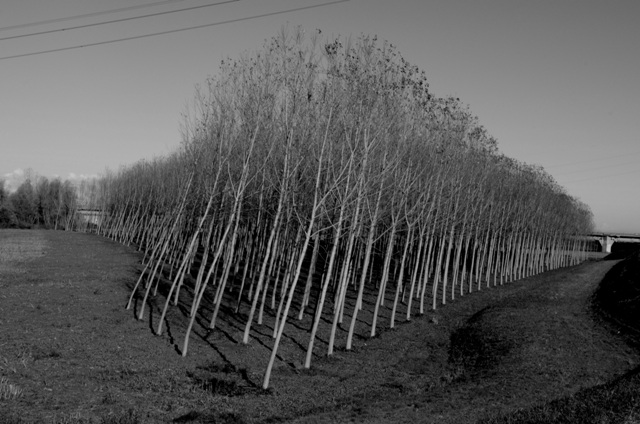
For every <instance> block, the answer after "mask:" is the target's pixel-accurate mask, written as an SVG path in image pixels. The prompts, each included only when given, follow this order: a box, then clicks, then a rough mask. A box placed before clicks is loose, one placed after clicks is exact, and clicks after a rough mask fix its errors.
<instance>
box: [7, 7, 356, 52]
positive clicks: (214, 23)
mask: <svg viewBox="0 0 640 424" xmlns="http://www.w3.org/2000/svg"><path fill="white" fill-rule="evenodd" d="M348 1H350V0H335V1H329V2H325V3H320V4H314V5H311V6H303V7H296V8H291V9H286V10H281V11H278V12H269V13H262V14H259V15H253V16H246V17H243V18H237V19H228V20H225V21H219V22H213V23H210V24H204V25H195V26H191V27H185V28H179V29H173V30H168V31H161V32H154V33H150V34H143V35H136V36H133V37H125V38H118V39H115V40H107V41H99V42H96V43H89V44H81V45H76V46H69V47H61V48H58V49H50V50H41V51H38V52H32V53H22V54H15V55H11V56H3V57H0V60H8V59H17V58H19V57H27V56H36V55H41V54H45V53H56V52H62V51H67V50H74V49H81V48H84V47H94V46H101V45H104V44H112V43H119V42H122V41H131V40H138V39H141V38H148V37H155V36H157V35H166V34H174V33H177V32H183V31H190V30H193V29H200V28H207V27H212V26H217V25H223V24H230V23H235V22H242V21H247V20H251V19H258V18H265V17H267V16H275V15H282V14H285V13H290V12H298V11H301V10H308V9H315V8H318V7H323V6H329V5H332V4H338V3H346V2H348Z"/></svg>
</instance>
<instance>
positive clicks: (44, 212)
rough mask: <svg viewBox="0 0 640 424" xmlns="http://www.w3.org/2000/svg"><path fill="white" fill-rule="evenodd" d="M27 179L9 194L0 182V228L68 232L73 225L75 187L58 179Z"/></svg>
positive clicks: (75, 208) (39, 177)
mask: <svg viewBox="0 0 640 424" xmlns="http://www.w3.org/2000/svg"><path fill="white" fill-rule="evenodd" d="M33 180H34V181H35V182H32V178H31V176H28V177H27V178H26V179H25V181H24V182H23V183H22V184H21V185H20V186H19V187H18V189H17V190H16V191H14V192H13V193H10V192H9V190H8V189H7V188H6V187H5V182H4V181H0V228H48V229H64V230H71V229H73V228H74V226H75V223H76V210H77V194H76V188H75V186H74V185H73V184H72V183H71V182H70V181H68V180H66V181H62V180H60V179H59V178H54V179H52V180H49V179H48V178H46V177H41V176H37V177H35V178H33Z"/></svg>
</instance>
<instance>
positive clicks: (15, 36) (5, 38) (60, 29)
mask: <svg viewBox="0 0 640 424" xmlns="http://www.w3.org/2000/svg"><path fill="white" fill-rule="evenodd" d="M238 1H240V0H224V1H220V2H217V3H208V4H203V5H199V6H190V7H184V8H182V9H175V10H166V11H164V12H155V13H148V14H146V15H140V16H130V17H128V18H118V19H112V20H110V21H102V22H94V23H91V24H84V25H76V26H72V27H66V28H58V29H50V30H47V31H39V32H31V33H28V34H20V35H10V36H8V37H2V38H0V41H5V40H13V39H16V38H24V37H33V36H36V35H44V34H52V33H54V32H62V31H71V30H74V29H81V28H89V27H95V26H100V25H107V24H115V23H118V22H126V21H133V20H135V19H142V18H150V17H153V16H161V15H169V14H171V13H177V12H186V11H189V10H196V9H204V8H205V7H213V6H219V5H222V4H226V3H235V2H238Z"/></svg>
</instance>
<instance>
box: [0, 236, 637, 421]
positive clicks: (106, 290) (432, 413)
mask: <svg viewBox="0 0 640 424" xmlns="http://www.w3.org/2000/svg"><path fill="white" fill-rule="evenodd" d="M140 260H141V255H140V254H139V253H137V252H135V251H134V250H133V249H131V248H128V247H125V246H122V245H119V244H117V243H114V242H112V241H110V240H107V239H104V238H100V237H97V236H93V235H88V234H79V233H68V232H54V231H39V230H32V231H19V230H4V231H0V378H3V379H4V380H3V381H4V384H5V386H7V385H9V384H10V385H12V387H13V388H17V389H19V391H20V393H19V394H17V395H6V396H4V399H3V398H2V397H0V423H1V422H7V423H18V422H38V423H40V422H55V423H61V422H64V423H80V422H82V423H85V422H86V423H89V422H97V423H100V422H105V423H106V422H119V423H128V422H149V423H156V422H158V423H161V422H220V423H224V422H233V423H260V422H264V423H268V422H271V423H274V422H345V421H347V422H348V421H352V422H407V423H410V422H411V423H414V422H426V423H431V422H437V423H467V422H476V421H477V420H478V419H487V418H491V417H495V416H500V415H503V414H506V413H510V412H512V411H515V410H517V409H519V408H527V407H530V406H533V405H536V404H541V403H545V402H547V401H550V400H552V399H556V398H559V397H563V396H567V395H571V394H574V393H576V392H578V391H580V390H581V389H585V388H588V387H592V386H596V385H600V384H604V383H606V382H608V381H611V380H613V379H614V378H616V377H618V376H620V375H623V374H624V373H626V372H628V371H630V370H632V369H634V368H636V367H638V365H639V364H640V352H639V351H638V350H636V349H634V348H632V347H630V345H629V344H627V343H626V342H625V341H624V340H623V339H622V338H621V337H619V336H618V335H616V334H615V331H614V332H612V331H611V326H610V325H608V324H605V323H604V322H603V320H602V319H601V318H600V317H599V316H598V315H596V314H594V313H593V309H592V306H591V296H592V294H593V293H594V291H595V290H596V288H597V287H598V284H599V282H600V281H601V280H602V278H603V277H604V275H605V274H606V272H607V271H608V270H609V269H610V268H611V267H612V266H613V265H614V264H615V263H616V262H615V261H592V262H587V263H585V264H582V265H580V266H576V267H571V268H566V269H562V270H557V271H552V272H547V273H544V274H541V275H538V276H536V277H531V278H527V279H524V280H521V281H517V282H512V283H508V284H505V285H504V286H502V287H498V288H483V290H482V291H479V292H474V293H471V294H466V295H465V296H463V297H461V298H457V299H456V300H455V301H454V302H450V303H448V304H447V305H446V306H444V307H439V308H438V309H437V310H436V311H429V312H428V313H426V314H425V315H422V316H414V317H413V319H412V321H411V322H404V319H401V320H400V321H401V322H400V324H398V325H397V326H396V328H395V329H393V330H384V331H382V332H381V334H380V335H379V336H377V337H375V338H373V339H370V338H368V337H367V335H368V331H369V326H368V324H367V323H369V322H370V316H371V309H372V304H373V298H371V297H370V298H369V299H367V300H366V301H365V310H364V311H363V313H362V314H361V315H359V317H361V318H360V319H361V322H359V324H358V325H359V326H358V328H357V333H358V337H357V339H356V341H355V343H354V346H355V347H354V349H353V350H352V351H345V350H344V348H343V346H344V343H345V338H346V336H345V335H346V331H345V330H342V329H341V330H340V331H339V334H338V342H337V346H338V351H337V352H336V353H335V354H334V355H332V356H331V357H326V355H325V353H326V347H327V341H328V330H329V327H330V317H329V316H328V315H327V317H326V319H324V322H323V324H322V327H321V329H320V332H319V337H318V341H317V342H316V347H315V350H314V354H315V356H314V359H313V363H312V367H311V369H309V370H305V369H303V367H302V366H301V364H302V362H303V360H304V354H305V350H306V346H307V342H308V336H307V331H308V329H309V326H310V318H309V316H310V315H311V314H312V313H313V310H312V309H310V310H308V311H307V313H306V315H305V318H304V319H303V320H302V321H298V320H297V319H296V318H295V317H293V316H291V317H290V319H289V321H288V323H287V329H286V330H285V337H284V338H283V341H282V344H281V349H280V351H279V352H280V353H279V357H278V361H277V363H276V367H275V369H274V374H273V376H272V379H271V389H269V390H266V391H265V390H262V389H261V388H260V387H261V382H262V375H263V372H264V370H265V368H266V365H267V361H268V356H269V353H270V348H271V346H272V344H273V341H272V338H271V334H272V332H273V313H272V312H271V311H270V310H267V311H265V315H266V316H265V322H264V324H263V325H257V324H256V325H255V326H254V329H253V331H252V340H251V342H250V343H249V345H243V344H242V343H241V339H242V330H243V328H244V322H245V319H246V314H247V312H248V304H247V302H246V300H245V301H244V303H243V304H242V305H241V308H240V312H239V314H237V315H233V314H231V313H230V309H229V308H225V309H223V310H222V311H221V314H220V317H219V320H218V323H217V326H216V328H215V329H214V330H211V331H209V330H208V329H207V327H208V323H209V319H210V317H211V312H212V311H211V309H210V308H208V307H205V308H203V310H202V312H201V316H200V319H199V321H198V325H196V328H195V329H194V334H193V335H192V338H191V344H190V346H189V351H188V355H187V356H186V357H184V358H183V357H182V356H181V355H180V349H181V348H182V339H183V337H184V332H185V328H186V325H187V318H186V317H187V315H188V311H189V305H190V301H191V298H190V294H189V292H188V291H185V292H184V296H182V298H181V302H180V303H179V305H178V306H176V307H173V308H172V309H171V312H170V313H169V315H168V317H167V319H166V323H165V324H166V328H167V331H165V333H164V334H163V335H162V336H155V335H154V334H153V331H152V328H155V327H156V326H157V320H158V318H159V309H160V308H161V307H162V306H163V305H164V300H165V297H164V296H163V295H162V293H164V291H166V286H167V283H166V282H165V284H163V285H161V286H160V292H159V294H158V296H157V297H155V298H152V299H151V300H150V301H149V305H148V306H147V309H146V312H145V317H144V319H143V320H141V321H138V320H136V319H135V317H134V313H135V311H134V310H126V309H125V305H126V303H127V299H128V297H129V294H130V290H131V289H132V287H133V285H134V284H135V281H136V279H137V277H138V275H139V273H140V271H141V265H140ZM394 289H395V287H394V288H390V289H389V292H390V293H389V297H391V296H392V295H393V293H391V291H392V290H394ZM234 294H235V293H230V294H229V297H228V298H227V299H226V300H227V303H226V304H227V305H234V306H235V303H233V302H235V300H234V299H235V297H234V296H233V295H234ZM370 296H373V294H370ZM351 302H353V299H351ZM276 306H277V305H276ZM390 307H391V302H387V303H385V308H384V309H383V310H382V312H381V314H382V315H381V318H380V319H381V321H380V324H379V328H381V329H382V328H383V327H384V328H386V327H388V323H389V316H390ZM139 308H140V301H139V300H138V301H137V302H136V304H135V310H136V311H137V310H139ZM405 308H406V305H403V306H402V307H401V308H400V313H402V315H403V316H404V312H405V311H406V309H405ZM325 309H327V310H329V309H330V308H328V307H326V308H325ZM351 310H352V308H351V306H349V307H348V308H347V311H349V312H348V314H350V311H351ZM149 311H151V312H149ZM292 312H295V313H296V315H297V308H296V309H295V311H292ZM348 314H347V316H345V321H344V322H345V324H344V326H345V327H346V328H348V325H349V322H350V316H348ZM291 315H293V313H292V314H291ZM398 315H400V314H398Z"/></svg>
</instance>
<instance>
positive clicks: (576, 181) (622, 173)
mask: <svg viewBox="0 0 640 424" xmlns="http://www.w3.org/2000/svg"><path fill="white" fill-rule="evenodd" d="M638 172H640V170H639V169H636V170H635V171H629V172H621V173H618V174H609V175H600V176H597V177H596V176H594V177H589V178H583V179H581V180H573V181H566V182H564V184H572V183H581V182H583V181H593V180H600V179H603V178H611V177H620V176H622V175H631V174H636V173H638Z"/></svg>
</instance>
